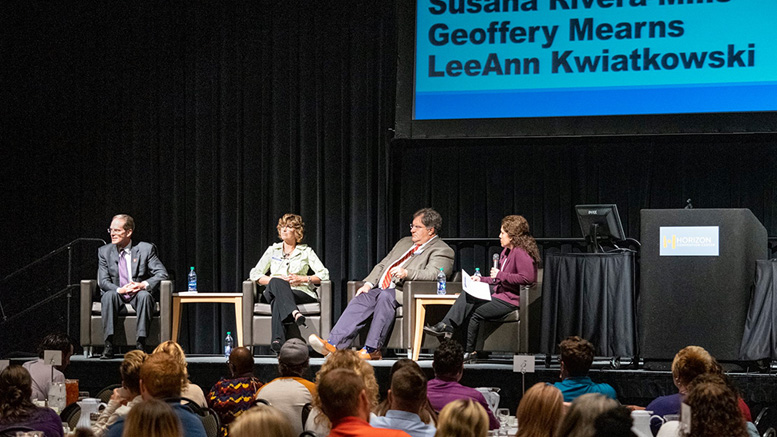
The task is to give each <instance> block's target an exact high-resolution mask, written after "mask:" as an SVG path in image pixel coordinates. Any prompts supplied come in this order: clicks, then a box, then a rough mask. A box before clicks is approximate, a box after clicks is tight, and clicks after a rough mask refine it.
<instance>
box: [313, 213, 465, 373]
mask: <svg viewBox="0 0 777 437" xmlns="http://www.w3.org/2000/svg"><path fill="white" fill-rule="evenodd" d="M441 226H442V217H441V216H440V214H439V213H438V212H437V211H435V210H433V209H432V208H424V209H421V210H418V211H416V213H415V214H413V223H412V224H411V225H410V235H411V236H410V237H405V238H403V239H401V240H399V241H398V242H397V244H396V245H394V248H393V249H391V252H389V254H388V255H386V257H385V258H383V260H382V261H381V262H380V263H378V265H376V266H375V267H374V268H373V269H372V271H371V272H370V274H369V275H367V277H366V278H365V279H364V285H363V286H362V287H361V288H359V289H358V290H357V291H356V295H355V296H354V298H353V299H352V300H351V302H350V303H349V304H348V306H347V307H346V308H345V311H344V312H343V315H342V316H340V319H339V320H338V321H337V324H335V326H334V328H332V332H331V333H330V334H329V338H328V339H327V340H324V339H322V338H321V337H319V336H317V335H315V334H313V335H311V336H310V337H309V339H308V340H309V343H310V345H311V347H313V349H314V350H315V351H316V352H318V353H320V354H323V355H327V354H328V353H330V352H333V351H334V350H335V349H345V348H347V347H349V346H350V345H351V342H352V341H353V339H354V338H355V337H356V334H358V333H359V331H360V330H361V329H362V328H363V327H364V326H365V325H366V323H367V320H368V319H369V318H370V317H372V324H371V325H370V330H369V333H368V334H367V341H365V344H364V348H363V349H362V350H361V351H359V356H361V357H362V358H363V359H373V360H379V359H381V358H382V354H381V348H382V347H383V345H384V343H385V341H386V337H387V336H388V331H389V328H390V327H391V324H392V323H393V321H394V317H395V315H396V309H397V307H398V306H399V302H397V300H402V285H403V284H404V282H405V281H414V280H415V281H418V280H427V281H434V280H436V279H437V274H438V273H439V272H440V269H443V271H444V272H445V275H446V276H447V275H450V274H451V271H452V269H453V249H451V248H450V247H449V246H448V245H447V244H445V243H444V242H443V241H442V239H441V238H440V237H439V235H438V234H439V232H440V227H441Z"/></svg>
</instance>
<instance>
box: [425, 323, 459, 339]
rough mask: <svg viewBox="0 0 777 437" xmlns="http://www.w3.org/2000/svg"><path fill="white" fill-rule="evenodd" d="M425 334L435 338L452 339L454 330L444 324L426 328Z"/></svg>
mask: <svg viewBox="0 0 777 437" xmlns="http://www.w3.org/2000/svg"><path fill="white" fill-rule="evenodd" d="M424 332H425V333H427V334H429V335H433V336H435V337H445V338H451V337H452V336H453V328H452V327H450V326H448V325H446V324H445V323H443V322H440V323H438V324H436V325H434V326H429V325H426V326H424Z"/></svg>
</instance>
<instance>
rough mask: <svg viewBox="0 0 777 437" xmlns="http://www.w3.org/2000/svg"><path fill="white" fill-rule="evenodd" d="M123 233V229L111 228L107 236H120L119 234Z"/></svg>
mask: <svg viewBox="0 0 777 437" xmlns="http://www.w3.org/2000/svg"><path fill="white" fill-rule="evenodd" d="M124 231H125V230H124V229H111V228H108V234H109V235H113V234H116V235H120V234H122V233H124Z"/></svg>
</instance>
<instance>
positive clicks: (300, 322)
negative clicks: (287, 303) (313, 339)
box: [294, 314, 308, 328]
mask: <svg viewBox="0 0 777 437" xmlns="http://www.w3.org/2000/svg"><path fill="white" fill-rule="evenodd" d="M306 322H307V319H306V318H305V316H303V315H302V314H298V315H297V317H296V318H294V323H296V324H297V326H304V327H305V328H307V327H308V324H307V323H306Z"/></svg>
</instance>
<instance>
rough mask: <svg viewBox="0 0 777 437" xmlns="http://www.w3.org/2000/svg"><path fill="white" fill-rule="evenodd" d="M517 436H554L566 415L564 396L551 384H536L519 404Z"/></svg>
mask: <svg viewBox="0 0 777 437" xmlns="http://www.w3.org/2000/svg"><path fill="white" fill-rule="evenodd" d="M516 416H517V418H518V434H516V437H553V436H555V435H556V432H555V431H556V426H558V424H559V423H560V422H561V419H562V418H563V417H564V396H563V395H562V394H561V390H559V389H558V388H556V387H554V386H553V385H551V384H546V383H544V382H538V383H537V384H534V385H533V386H532V387H531V388H530V389H529V390H528V391H527V392H526V393H525V394H524V395H523V398H522V399H521V403H520V404H519V405H518V412H517V413H516Z"/></svg>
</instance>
